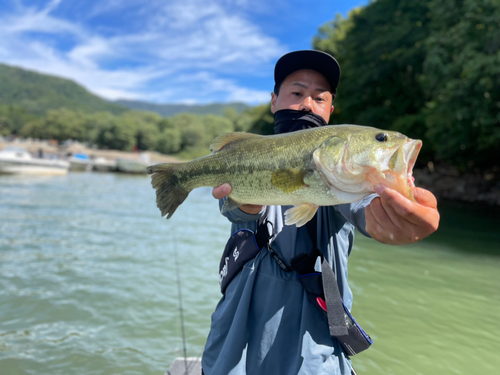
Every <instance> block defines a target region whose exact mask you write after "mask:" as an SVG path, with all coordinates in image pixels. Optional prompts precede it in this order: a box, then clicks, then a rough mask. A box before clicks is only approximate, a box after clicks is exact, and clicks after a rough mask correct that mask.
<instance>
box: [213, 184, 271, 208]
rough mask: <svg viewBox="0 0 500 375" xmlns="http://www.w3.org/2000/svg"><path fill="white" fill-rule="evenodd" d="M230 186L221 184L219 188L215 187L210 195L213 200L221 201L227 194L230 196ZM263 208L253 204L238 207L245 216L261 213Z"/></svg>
mask: <svg viewBox="0 0 500 375" xmlns="http://www.w3.org/2000/svg"><path fill="white" fill-rule="evenodd" d="M231 189H232V188H231V185H229V184H222V185H221V186H218V187H215V188H214V189H213V190H212V195H213V197H214V198H215V199H222V198H224V197H226V196H228V195H229V194H231ZM263 207H264V206H259V205H254V204H244V205H242V206H240V207H239V209H240V210H241V211H243V212H245V213H247V214H251V215H255V214H258V213H259V212H260V211H262V208H263Z"/></svg>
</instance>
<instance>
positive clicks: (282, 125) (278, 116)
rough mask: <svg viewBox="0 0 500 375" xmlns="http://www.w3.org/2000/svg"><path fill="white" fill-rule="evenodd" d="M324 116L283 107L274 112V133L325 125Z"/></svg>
mask: <svg viewBox="0 0 500 375" xmlns="http://www.w3.org/2000/svg"><path fill="white" fill-rule="evenodd" d="M325 125H326V121H325V119H324V118H323V117H321V116H318V115H316V114H314V113H312V112H306V111H296V110H294V109H282V110H280V111H277V112H276V113H275V114H274V134H281V133H289V132H294V131H296V130H301V129H309V128H316V127H319V126H325Z"/></svg>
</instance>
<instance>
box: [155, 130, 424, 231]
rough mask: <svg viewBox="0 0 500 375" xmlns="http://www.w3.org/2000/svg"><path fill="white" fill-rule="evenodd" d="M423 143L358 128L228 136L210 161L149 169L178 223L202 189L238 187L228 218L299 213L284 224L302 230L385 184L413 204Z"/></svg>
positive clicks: (160, 202)
mask: <svg viewBox="0 0 500 375" xmlns="http://www.w3.org/2000/svg"><path fill="white" fill-rule="evenodd" d="M421 147H422V141H420V140H414V139H410V138H408V137H406V136H404V135H403V134H400V133H397V132H393V131H385V130H380V129H376V128H371V127H366V126H358V125H336V126H322V127H319V128H313V129H306V130H300V131H296V132H292V133H286V134H277V135H268V136H262V135H256V134H250V133H228V134H223V135H220V136H218V137H217V138H215V139H214V141H213V142H212V145H211V146H210V150H211V151H212V154H211V155H208V156H205V157H202V158H199V159H196V160H193V161H189V162H186V163H172V164H171V163H165V164H157V165H152V166H150V167H148V169H147V170H148V173H150V174H153V175H152V185H153V188H154V189H156V203H157V206H158V208H159V209H160V211H161V215H162V216H164V215H167V219H169V218H170V217H172V215H173V214H174V212H175V210H176V209H177V207H179V205H180V204H182V202H184V200H185V199H186V198H187V196H188V194H189V192H190V191H191V190H193V189H195V188H197V187H201V186H212V187H216V186H219V185H222V184H223V183H226V182H227V183H229V184H231V186H232V191H231V194H230V195H229V196H228V197H227V199H226V201H225V203H224V205H223V207H222V210H221V212H222V213H224V212H227V211H230V210H233V209H235V208H237V207H239V206H241V205H243V204H258V205H294V206H295V207H293V208H290V209H288V210H287V211H286V212H285V224H287V225H292V224H296V225H297V226H302V225H304V224H305V223H307V222H308V221H309V220H310V219H311V218H312V217H313V216H314V214H315V213H316V211H317V209H318V207H319V206H331V205H336V204H341V203H352V202H355V201H358V200H360V199H362V198H364V197H365V196H367V195H369V194H371V193H373V192H374V185H375V184H383V185H385V186H387V187H390V188H392V189H395V190H397V191H398V192H400V193H401V194H403V195H404V196H405V197H407V198H409V199H412V200H414V198H413V195H412V192H411V187H413V186H415V185H414V184H413V177H412V170H413V166H414V164H415V161H416V159H417V155H418V153H419V151H420V148H421Z"/></svg>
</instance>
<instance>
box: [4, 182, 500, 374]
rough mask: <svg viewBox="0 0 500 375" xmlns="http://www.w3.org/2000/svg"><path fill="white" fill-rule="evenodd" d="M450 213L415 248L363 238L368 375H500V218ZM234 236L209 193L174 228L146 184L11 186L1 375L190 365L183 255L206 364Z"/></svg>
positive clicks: (192, 335) (361, 300) (357, 264)
mask: <svg viewBox="0 0 500 375" xmlns="http://www.w3.org/2000/svg"><path fill="white" fill-rule="evenodd" d="M441 212H442V225H441V228H440V230H439V231H438V232H437V233H436V234H434V235H433V236H431V237H430V238H429V239H427V240H424V241H422V242H420V243H418V244H415V245H412V246H403V247H390V246H385V245H381V244H378V243H376V242H375V241H372V240H369V239H365V238H363V237H362V236H361V235H359V236H357V238H356V242H355V243H356V245H355V249H354V251H353V254H352V256H351V258H350V266H349V267H350V268H349V279H350V285H351V287H352V289H353V291H354V301H355V302H354V307H353V312H354V315H355V316H356V318H357V320H358V321H359V322H360V323H361V324H362V325H363V327H364V328H365V329H366V330H367V331H368V332H369V333H370V335H371V336H372V338H374V340H375V344H374V345H373V347H372V348H370V349H369V350H368V351H367V352H364V353H361V354H360V355H358V356H356V357H354V358H353V363H354V365H355V367H356V369H357V371H358V373H360V375H361V374H483V373H486V374H496V373H500V354H499V353H500V339H499V335H500V329H499V328H498V327H499V324H498V322H497V320H498V319H499V318H500V293H499V292H498V289H499V287H500V271H499V270H500V230H499V226H500V213H499V211H498V209H497V210H492V209H488V208H471V207H468V206H461V205H441ZM206 222H209V223H210V227H209V228H207V227H205V226H204V225H203V223H206ZM228 233H229V224H228V223H227V222H226V220H225V219H224V218H223V217H221V215H219V214H218V207H217V204H216V202H215V201H214V199H213V198H212V197H211V194H210V189H208V188H206V189H197V190H195V191H194V192H193V193H191V195H190V196H189V198H188V200H187V201H186V202H185V203H184V204H183V205H182V206H181V207H180V208H179V209H178V211H177V212H176V213H175V216H174V217H173V218H172V219H171V220H169V221H166V220H165V219H161V218H160V217H159V212H158V210H157V208H156V206H155V203H154V192H153V190H152V189H151V187H150V185H149V179H148V178H147V177H142V176H140V177H133V176H124V175H115V174H92V173H80V174H79V173H73V174H69V175H68V176H62V177H50V178H48V177H45V178H41V177H15V176H1V177H0V374H1V375H14V374H37V375H39V374H73V373H78V374H85V375H87V374H163V373H164V372H165V371H166V370H167V369H168V367H169V365H170V363H171V361H172V360H173V358H174V357H175V356H177V355H181V353H182V339H181V330H180V323H179V310H178V297H177V285H176V278H175V263H174V251H175V250H177V252H178V254H179V263H180V268H181V281H182V293H183V304H184V308H185V311H184V313H185V314H184V315H185V316H184V319H185V327H186V339H187V351H188V355H190V356H197V355H200V354H201V352H202V350H203V346H204V343H205V338H206V336H207V333H208V327H209V324H210V315H211V313H212V312H213V309H214V307H215V305H216V303H217V301H218V299H219V297H220V294H219V291H218V278H217V273H218V262H219V256H220V252H221V250H222V248H223V246H224V243H225V240H226V239H227V238H226V237H227V235H228Z"/></svg>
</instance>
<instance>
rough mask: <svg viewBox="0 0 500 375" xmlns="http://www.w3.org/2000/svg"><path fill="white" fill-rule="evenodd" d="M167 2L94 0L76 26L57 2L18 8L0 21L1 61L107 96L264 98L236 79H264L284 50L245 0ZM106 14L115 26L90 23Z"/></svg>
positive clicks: (266, 95) (163, 99)
mask: <svg viewBox="0 0 500 375" xmlns="http://www.w3.org/2000/svg"><path fill="white" fill-rule="evenodd" d="M165 3H166V2H164V1H162V0H157V1H152V2H148V3H143V2H141V1H140V0H137V1H131V0H129V1H119V0H114V1H107V2H102V1H99V2H96V3H95V4H89V9H88V13H87V14H83V15H82V17H81V19H79V20H78V21H74V20H72V19H70V18H69V17H65V16H61V15H60V14H61V13H60V9H61V8H62V5H63V4H61V0H54V1H51V2H50V3H48V4H47V5H46V6H45V7H44V8H42V9H38V10H37V9H35V8H33V7H29V8H19V9H18V10H17V11H16V12H15V13H11V14H6V15H4V16H0V62H5V63H8V64H11V65H16V66H21V67H24V68H27V69H34V70H37V71H39V72H44V73H48V74H52V75H58V76H62V77H66V78H70V79H72V80H74V81H76V82H78V83H80V84H82V85H83V86H85V87H86V88H87V89H89V90H90V91H92V92H94V93H97V94H99V95H101V96H103V97H106V98H109V99H117V98H129V99H147V100H154V101H156V102H169V101H176V102H180V101H185V100H187V99H189V100H198V101H200V102H209V101H232V100H241V101H245V102H252V103H255V102H262V101H267V100H268V98H269V93H268V92H267V91H266V92H263V91H261V90H255V89H251V88H247V87H243V86H241V85H238V83H237V81H238V76H239V75H249V76H252V75H257V76H261V75H262V71H263V69H265V70H266V73H268V74H269V75H270V74H271V73H272V72H271V69H272V63H273V62H274V60H275V59H276V58H277V57H279V56H280V55H281V54H282V53H283V52H285V51H284V48H283V47H282V46H281V45H280V43H279V41H277V40H276V39H274V38H272V37H270V36H267V35H266V34H265V33H264V32H263V30H261V29H260V28H259V26H257V25H255V24H253V23H252V22H250V21H249V20H248V19H247V18H246V17H245V14H241V13H239V12H238V9H237V7H235V6H236V5H245V4H246V5H248V3H247V2H246V0H239V1H238V0H236V1H228V0H219V1H213V2H209V3H208V4H207V2H206V1H202V0H174V1H169V2H168V4H167V5H165ZM68 4H71V3H66V4H64V5H68ZM144 4H147V5H144ZM132 11H133V14H134V15H136V16H135V17H132V16H130V17H129V18H126V15H127V12H132ZM105 16H106V17H108V18H109V19H110V20H111V21H114V22H110V23H109V24H100V26H101V27H98V26H96V25H95V22H96V21H95V20H96V19H99V17H101V18H103V19H106V17H105ZM119 17H124V18H123V20H121V21H123V22H122V24H120V22H116V21H115V18H119ZM89 19H93V20H94V23H92V22H88V20H89ZM101 22H102V21H101ZM127 22H128V23H130V25H129V24H128V23H127ZM132 23H133V25H132ZM103 29H105V30H110V29H111V30H112V31H113V32H103V31H102V30H103ZM62 41H64V43H62ZM60 44H64V47H61V46H60ZM222 77H224V78H222ZM230 77H232V78H230ZM209 98H212V100H207V99H209Z"/></svg>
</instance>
